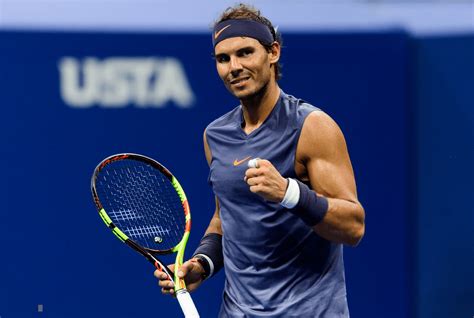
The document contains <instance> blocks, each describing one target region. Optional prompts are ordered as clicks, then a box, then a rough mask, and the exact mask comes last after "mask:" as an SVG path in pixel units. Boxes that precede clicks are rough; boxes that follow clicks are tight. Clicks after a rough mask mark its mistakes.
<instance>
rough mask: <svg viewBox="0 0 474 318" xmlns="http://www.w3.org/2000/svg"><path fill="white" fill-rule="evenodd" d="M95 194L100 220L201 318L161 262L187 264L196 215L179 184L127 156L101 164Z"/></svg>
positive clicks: (190, 317)
mask: <svg viewBox="0 0 474 318" xmlns="http://www.w3.org/2000/svg"><path fill="white" fill-rule="evenodd" d="M91 188H92V196H93V198H94V202H95V205H96V207H97V209H98V210H99V215H100V217H101V218H102V220H103V221H104V222H105V224H106V225H107V226H108V227H109V228H110V229H111V230H112V232H113V233H114V234H115V236H116V237H118V238H119V239H120V240H121V241H122V242H124V243H125V244H127V245H128V246H130V247H131V248H133V249H134V250H135V251H137V252H138V253H140V254H142V255H143V256H144V257H145V258H146V259H148V260H149V261H150V262H151V263H152V264H153V265H154V266H155V267H156V268H158V269H159V270H161V271H163V272H164V273H166V275H168V278H169V279H170V280H171V281H172V282H174V289H175V292H176V298H177V299H178V302H179V305H180V306H181V309H182V310H183V313H184V316H185V317H186V318H196V317H199V314H198V312H197V310H196V307H195V306H194V303H193V300H192V298H191V296H190V295H189V293H188V291H187V290H186V285H185V283H184V280H183V279H180V278H179V277H178V275H176V273H173V272H172V271H171V270H170V269H168V267H167V266H165V265H164V264H163V263H162V262H161V261H160V260H159V259H158V258H157V257H156V255H164V254H171V253H177V255H176V260H175V267H174V268H175V269H177V268H179V267H180V266H181V265H182V264H183V256H184V249H185V247H186V243H187V241H188V238H189V233H190V230H191V213H190V209H189V204H188V201H187V199H186V195H185V193H184V191H183V188H182V187H181V185H180V184H179V182H178V180H177V179H176V178H175V177H174V176H173V175H172V174H171V172H170V171H169V170H168V169H166V168H165V167H164V166H163V165H161V164H160V163H159V162H157V161H155V160H153V159H151V158H148V157H145V156H142V155H138V154H130V153H123V154H116V155H113V156H110V157H108V158H105V159H104V160H102V162H100V163H99V165H98V166H97V167H96V168H95V170H94V174H93V175H92V180H91Z"/></svg>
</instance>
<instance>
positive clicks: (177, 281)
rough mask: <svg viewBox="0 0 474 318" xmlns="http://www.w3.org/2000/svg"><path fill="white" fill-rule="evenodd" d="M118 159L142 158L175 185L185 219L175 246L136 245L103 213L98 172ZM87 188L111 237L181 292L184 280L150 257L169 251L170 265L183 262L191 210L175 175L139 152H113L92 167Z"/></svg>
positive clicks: (184, 286)
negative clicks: (182, 230) (114, 237)
mask: <svg viewBox="0 0 474 318" xmlns="http://www.w3.org/2000/svg"><path fill="white" fill-rule="evenodd" d="M120 160H136V161H142V162H145V163H147V164H149V165H151V166H152V167H154V168H156V169H158V170H159V171H160V172H161V173H162V174H163V175H164V176H165V177H167V178H168V179H169V181H170V182H171V184H172V185H173V187H174V188H175V190H176V192H177V194H178V196H179V198H180V200H181V204H182V206H183V210H184V215H185V222H186V223H185V231H184V234H183V237H182V239H181V241H180V242H179V243H178V244H177V245H176V246H174V247H172V248H169V249H167V250H155V249H150V248H146V247H143V246H141V245H140V244H138V243H136V242H135V241H133V240H132V239H131V238H129V237H128V236H127V235H126V234H125V233H124V232H123V231H122V230H120V229H119V228H118V227H117V226H116V225H115V224H114V222H113V221H112V219H111V218H110V217H109V216H108V215H107V212H106V211H105V209H104V207H103V206H102V203H101V202H100V199H99V196H98V193H97V189H96V184H95V183H96V180H97V177H98V175H99V173H100V171H101V170H102V169H103V168H104V167H106V166H107V165H109V164H111V163H113V162H116V161H120ZM91 190H92V196H93V199H94V203H95V205H96V208H97V210H98V211H99V215H100V217H101V219H102V220H103V221H104V223H105V224H106V225H107V227H108V228H109V229H110V230H112V233H114V234H115V236H116V237H117V238H118V239H119V240H121V241H122V242H124V243H125V244H127V245H128V246H130V247H131V248H133V249H134V250H135V251H137V252H138V253H140V254H141V255H143V256H144V257H145V258H146V259H147V260H148V261H149V262H150V263H152V264H153V265H154V266H155V267H156V268H157V269H158V270H160V271H162V272H164V273H165V274H166V275H167V276H168V279H169V280H170V281H172V282H173V283H174V289H175V292H176V293H178V292H179V291H181V290H183V291H184V290H186V284H185V283H184V280H183V279H181V278H179V277H178V275H177V271H175V272H173V271H171V270H170V269H169V268H168V267H167V266H166V265H165V264H163V263H162V262H161V261H160V260H159V259H158V258H157V257H155V256H154V255H166V254H171V253H177V255H176V260H175V264H174V268H179V267H180V266H181V265H182V264H183V258H184V250H185V247H186V244H187V242H188V239H189V235H190V231H191V210H190V207H189V203H188V200H187V198H186V194H185V193H184V190H183V188H182V187H181V185H180V183H179V182H178V180H177V179H176V177H175V176H174V175H173V174H172V173H171V172H170V171H169V170H168V169H167V168H166V167H165V166H163V165H162V164H161V163H159V162H158V161H156V160H154V159H152V158H149V157H147V156H144V155H140V154H134V153H120V154H115V155H112V156H109V157H107V158H105V159H104V160H102V161H101V162H100V163H99V164H98V165H97V167H96V168H95V169H94V173H93V175H92V179H91Z"/></svg>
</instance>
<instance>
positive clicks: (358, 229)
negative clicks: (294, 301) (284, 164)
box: [296, 111, 365, 246]
mask: <svg viewBox="0 0 474 318" xmlns="http://www.w3.org/2000/svg"><path fill="white" fill-rule="evenodd" d="M296 160H297V168H298V165H299V166H300V167H301V168H302V169H301V171H302V175H303V178H302V179H303V180H304V179H306V178H307V179H309V182H310V184H311V187H312V189H313V190H314V191H316V193H318V194H320V195H323V196H325V197H326V198H328V203H329V207H328V212H327V213H326V215H325V217H324V219H323V220H322V221H321V222H320V223H318V224H317V225H315V226H314V227H313V229H314V231H315V232H316V233H318V235H320V236H321V237H323V238H325V239H327V240H329V241H334V242H338V243H344V244H348V245H353V246H355V245H357V244H358V243H359V241H360V240H361V239H362V237H363V235H364V230H365V225H364V218H365V212H364V208H363V207H362V205H361V204H360V202H359V201H358V200H357V191H356V184H355V178H354V172H353V170H352V165H351V161H350V158H349V154H348V151H347V146H346V142H345V139H344V136H343V134H342V132H341V130H340V129H339V127H338V126H337V124H336V123H335V122H334V121H333V120H332V119H331V117H329V116H328V115H327V114H325V113H323V112H320V111H318V112H313V113H311V114H310V115H308V117H307V118H306V120H305V123H304V125H303V129H302V132H301V136H300V140H299V142H298V147H297V151H296ZM297 170H298V169H297Z"/></svg>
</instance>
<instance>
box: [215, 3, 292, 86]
mask: <svg viewBox="0 0 474 318" xmlns="http://www.w3.org/2000/svg"><path fill="white" fill-rule="evenodd" d="M234 19H235V20H238V19H242V20H251V21H256V22H260V23H262V24H264V25H266V26H267V27H268V28H269V29H270V32H271V33H272V35H273V39H274V40H275V41H276V42H278V43H279V44H280V47H281V46H282V45H283V39H282V37H281V34H280V33H278V32H277V31H276V30H275V28H274V27H273V24H272V22H271V21H270V20H268V19H267V18H265V17H264V16H263V15H262V14H261V13H260V10H258V9H256V8H255V7H252V6H250V5H247V4H244V3H239V4H237V5H235V6H233V7H229V8H227V9H226V10H225V11H224V12H223V13H222V15H221V16H220V18H219V19H218V20H217V21H216V22H215V23H214V27H215V26H216V25H217V24H219V23H221V22H223V21H226V20H234ZM259 42H260V41H259ZM260 44H262V46H263V47H265V49H266V50H267V51H268V52H270V50H271V48H272V46H271V45H268V44H264V43H262V42H260ZM274 65H275V79H276V80H277V81H278V80H279V79H280V78H281V76H282V74H281V64H280V62H277V63H275V64H274Z"/></svg>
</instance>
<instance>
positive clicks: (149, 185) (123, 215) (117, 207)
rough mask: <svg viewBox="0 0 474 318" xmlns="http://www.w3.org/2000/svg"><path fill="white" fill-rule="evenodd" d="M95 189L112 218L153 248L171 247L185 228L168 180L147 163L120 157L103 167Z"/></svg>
mask: <svg viewBox="0 0 474 318" xmlns="http://www.w3.org/2000/svg"><path fill="white" fill-rule="evenodd" d="M96 188H97V193H98V196H99V198H100V201H101V203H102V206H103V207H104V209H105V211H106V213H107V214H108V215H109V217H110V218H111V220H112V222H114V224H115V225H116V226H117V227H118V228H119V229H121V230H122V231H123V232H124V233H125V234H126V235H127V236H129V237H130V238H131V239H132V240H134V241H135V242H137V243H138V244H140V245H142V246H143V247H146V248H149V249H153V250H168V249H171V248H173V247H175V246H176V245H177V244H178V243H179V242H180V241H181V238H182V237H183V234H184V231H185V216H184V210H183V206H182V203H181V200H180V198H179V195H178V193H177V192H176V190H175V189H174V187H173V185H172V184H171V182H170V180H169V179H168V178H167V177H166V176H165V175H163V174H162V173H161V172H160V171H159V170H157V169H156V168H154V167H152V166H151V165H149V164H147V163H144V162H140V161H135V160H121V161H116V162H113V163H111V164H109V165H107V166H105V167H104V168H103V170H102V171H101V172H100V173H99V175H98V177H97V180H96Z"/></svg>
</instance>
